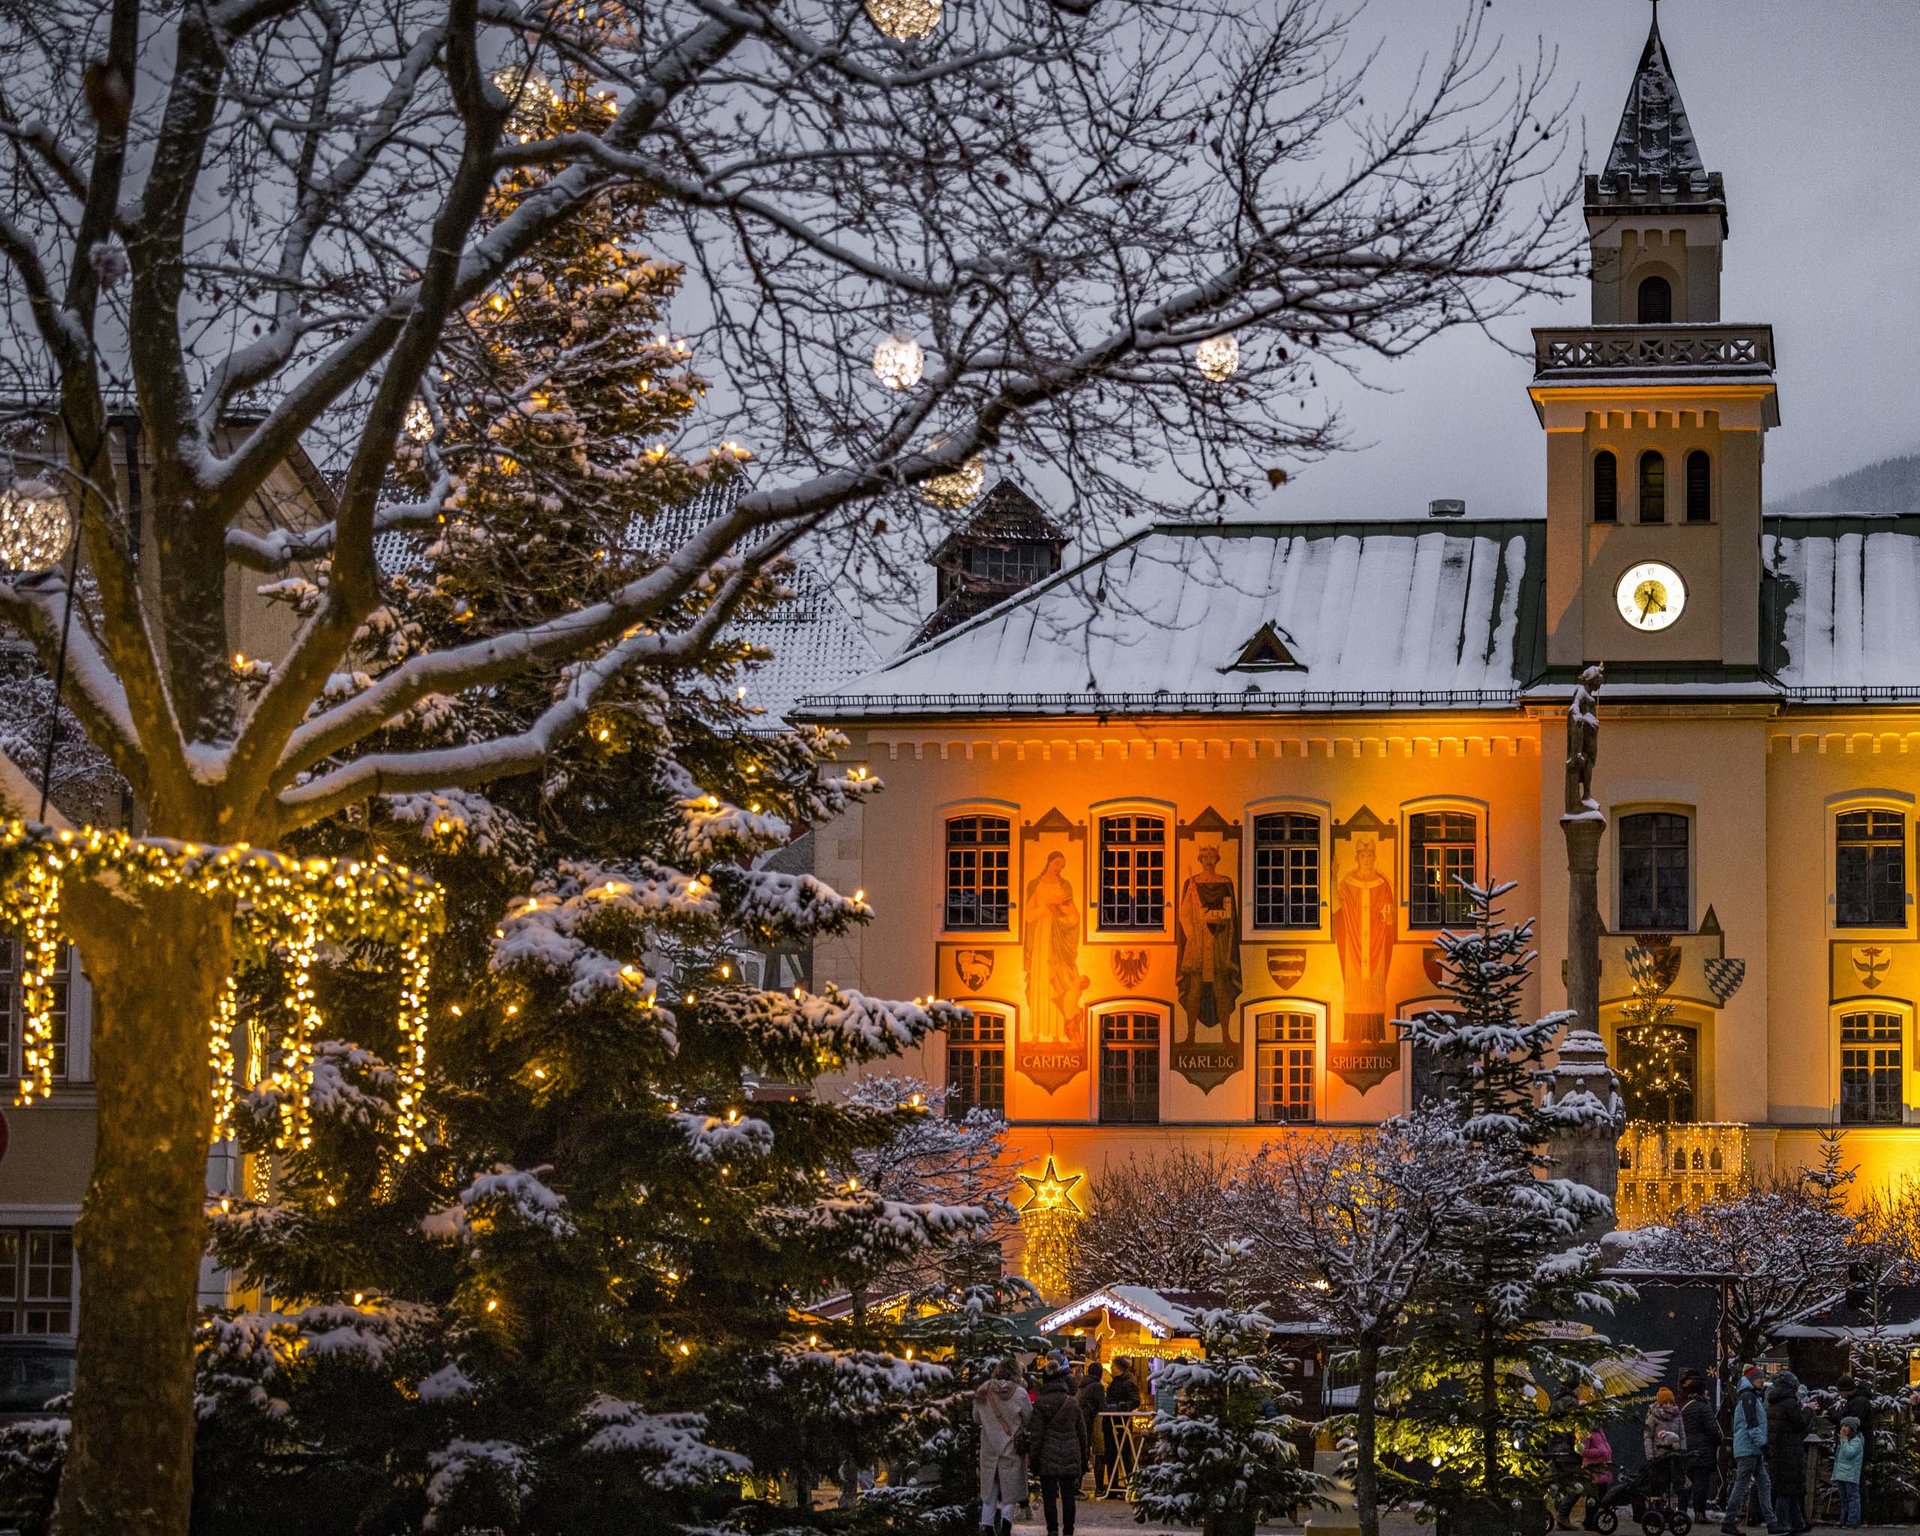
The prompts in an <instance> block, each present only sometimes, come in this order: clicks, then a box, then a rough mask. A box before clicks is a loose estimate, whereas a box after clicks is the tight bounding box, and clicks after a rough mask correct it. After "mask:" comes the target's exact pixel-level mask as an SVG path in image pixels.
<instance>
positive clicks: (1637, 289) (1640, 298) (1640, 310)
mask: <svg viewBox="0 0 1920 1536" xmlns="http://www.w3.org/2000/svg"><path fill="white" fill-rule="evenodd" d="M1654 283H1658V284H1660V286H1661V287H1662V288H1664V289H1665V290H1666V295H1667V302H1666V311H1667V318H1666V319H1664V320H1647V319H1643V318H1642V317H1643V316H1644V315H1645V314H1646V309H1647V290H1648V289H1649V288H1650V287H1651V286H1652V285H1653V284H1654ZM1674 298H1675V290H1674V282H1673V279H1672V278H1671V277H1669V276H1667V274H1666V273H1664V272H1645V273H1642V274H1641V275H1640V276H1639V277H1638V278H1636V279H1635V281H1634V284H1633V323H1634V324H1635V325H1672V324H1673V305H1674Z"/></svg>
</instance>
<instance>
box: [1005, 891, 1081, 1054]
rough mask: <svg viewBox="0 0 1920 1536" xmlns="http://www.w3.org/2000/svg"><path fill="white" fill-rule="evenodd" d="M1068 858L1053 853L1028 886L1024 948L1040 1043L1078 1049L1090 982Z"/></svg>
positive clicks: (1029, 1006) (1031, 1006) (1029, 1002)
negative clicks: (1082, 956) (1084, 969)
mask: <svg viewBox="0 0 1920 1536" xmlns="http://www.w3.org/2000/svg"><path fill="white" fill-rule="evenodd" d="M1066 867H1067V858H1066V855H1065V854H1063V853H1050V854H1048V855H1047V862H1046V863H1045V864H1044V865H1043V866H1041V870H1040V873H1039V874H1037V875H1035V876H1034V877H1033V879H1032V880H1030V881H1028V882H1027V913H1026V921H1025V925H1024V926H1023V928H1022V930H1021V943H1022V946H1023V948H1024V949H1025V952H1026V961H1027V1009H1028V1011H1029V1012H1030V1013H1031V1014H1032V1016H1033V1026H1034V1040H1035V1041H1036V1042H1037V1043H1039V1044H1041V1045H1070V1044H1078V1043H1079V1041H1078V1026H1079V1024H1080V1023H1081V1022H1082V1021H1084V1019H1085V1018H1086V1007H1085V1005H1084V1004H1083V1003H1082V1002H1081V1001H1080V998H1081V994H1083V993H1084V992H1085V991H1086V990H1087V985H1088V983H1087V978H1086V977H1084V976H1082V975H1081V974H1080V909H1079V908H1078V907H1077V906H1076V905H1075V904H1074V900H1073V885H1072V883H1071V882H1070V881H1069V880H1068V879H1067V877H1066V873H1065V871H1066Z"/></svg>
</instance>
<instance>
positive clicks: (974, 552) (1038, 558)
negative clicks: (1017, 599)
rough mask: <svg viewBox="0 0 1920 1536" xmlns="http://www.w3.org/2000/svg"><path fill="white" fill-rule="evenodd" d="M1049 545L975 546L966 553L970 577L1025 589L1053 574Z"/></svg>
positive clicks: (1052, 556) (1052, 558)
mask: <svg viewBox="0 0 1920 1536" xmlns="http://www.w3.org/2000/svg"><path fill="white" fill-rule="evenodd" d="M1053 566H1054V555H1053V548H1052V546H1051V545H1048V544H1039V543H1032V544H1028V543H1021V544H976V545H975V546H974V547H973V548H972V549H970V550H968V551H967V574H968V575H969V576H973V577H976V578H978V579H979V580H981V581H985V582H991V583H992V584H993V585H995V586H1004V587H1024V586H1026V585H1027V584H1028V583H1030V582H1035V581H1038V580H1039V579H1040V578H1041V577H1042V576H1050V575H1052V574H1053Z"/></svg>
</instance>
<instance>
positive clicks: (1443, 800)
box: [1398, 795, 1493, 933]
mask: <svg viewBox="0 0 1920 1536" xmlns="http://www.w3.org/2000/svg"><path fill="white" fill-rule="evenodd" d="M1416 816H1470V817H1472V818H1473V879H1474V882H1475V883H1476V884H1478V883H1479V882H1480V881H1481V880H1482V879H1484V878H1485V876H1486V873H1487V867H1488V862H1489V853H1490V849H1491V846H1492V843H1491V839H1492V835H1493V834H1492V826H1493V818H1492V816H1491V814H1490V808H1489V807H1488V805H1487V802H1486V801H1484V800H1469V799H1465V798H1463V797H1460V796H1457V795H1445V796H1429V797H1428V798H1426V799H1423V800H1408V801H1404V802H1402V804H1401V806H1400V828H1399V831H1400V836H1399V839H1398V841H1399V843H1400V845H1401V847H1400V853H1399V856H1398V860H1399V874H1400V880H1401V886H1400V893H1399V894H1400V913H1401V917H1402V920H1403V921H1402V924H1401V927H1402V930H1403V931H1404V932H1407V933H1439V932H1440V931H1441V930H1443V929H1446V928H1451V927H1454V926H1456V925H1457V924H1458V923H1460V922H1463V921H1465V920H1466V919H1464V918H1449V917H1446V916H1445V910H1446V900H1447V898H1446V894H1445V892H1446V887H1445V885H1444V884H1443V885H1442V895H1441V909H1442V920H1441V921H1439V922H1423V921H1421V919H1420V918H1419V917H1418V916H1417V915H1416V914H1415V910H1414V884H1415V882H1414V878H1413V869H1414V836H1413V823H1414V818H1415V817H1416Z"/></svg>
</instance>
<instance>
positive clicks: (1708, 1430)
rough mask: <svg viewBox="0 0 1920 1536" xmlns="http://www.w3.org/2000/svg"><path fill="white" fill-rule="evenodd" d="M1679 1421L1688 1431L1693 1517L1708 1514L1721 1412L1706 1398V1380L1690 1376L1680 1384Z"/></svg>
mask: <svg viewBox="0 0 1920 1536" xmlns="http://www.w3.org/2000/svg"><path fill="white" fill-rule="evenodd" d="M1680 1391H1681V1395H1682V1396H1683V1397H1684V1398H1685V1399H1686V1401H1685V1402H1684V1403H1682V1404H1681V1405H1680V1423H1681V1425H1682V1427H1683V1428H1684V1429H1685V1430H1686V1432H1687V1483H1688V1485H1689V1487H1690V1488H1691V1489H1692V1492H1693V1518H1694V1523H1695V1524H1699V1523H1700V1522H1702V1521H1704V1520H1705V1519H1706V1518H1707V1500H1708V1498H1709V1496H1710V1495H1711V1494H1712V1493H1713V1482H1714V1478H1715V1477H1716V1476H1717V1475H1718V1473H1719V1471H1720V1416H1719V1415H1718V1414H1716V1413H1715V1412H1714V1411H1713V1404H1712V1403H1710V1402H1708V1401H1707V1384H1706V1383H1705V1382H1704V1381H1702V1380H1701V1379H1700V1378H1699V1377H1698V1376H1693V1377H1689V1378H1688V1379H1687V1381H1685V1382H1684V1383H1683V1384H1682V1385H1681V1388H1680Z"/></svg>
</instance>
